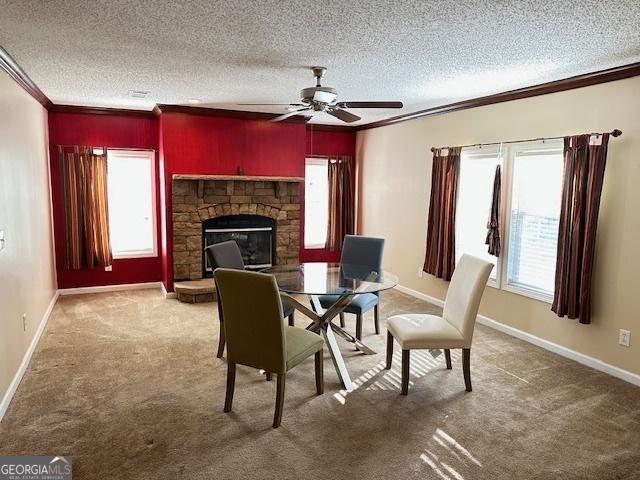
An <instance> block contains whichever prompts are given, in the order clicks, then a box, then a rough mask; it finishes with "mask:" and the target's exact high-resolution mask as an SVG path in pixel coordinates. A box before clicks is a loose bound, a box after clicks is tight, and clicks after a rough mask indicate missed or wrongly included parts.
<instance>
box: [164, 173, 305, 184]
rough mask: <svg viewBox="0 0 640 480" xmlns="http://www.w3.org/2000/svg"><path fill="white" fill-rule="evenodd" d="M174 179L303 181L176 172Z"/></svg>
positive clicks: (299, 180)
mask: <svg viewBox="0 0 640 480" xmlns="http://www.w3.org/2000/svg"><path fill="white" fill-rule="evenodd" d="M173 179H174V180H236V181H240V182H297V183H299V182H304V177H268V176H261V175H192V174H186V173H176V174H174V175H173Z"/></svg>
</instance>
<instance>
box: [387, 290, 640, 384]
mask: <svg viewBox="0 0 640 480" xmlns="http://www.w3.org/2000/svg"><path fill="white" fill-rule="evenodd" d="M396 289H397V290H399V291H400V292H402V293H406V294H407V295H411V296H412V297H415V298H419V299H421V300H424V301H425V302H429V303H432V304H434V305H437V306H439V307H443V306H444V301H442V300H440V299H439V298H435V297H432V296H430V295H426V294H424V293H422V292H418V291H416V290H413V289H411V288H407V287H405V286H402V285H398V286H397V287H396ZM478 323H480V324H481V325H485V326H487V327H490V328H493V329H495V330H498V331H500V332H502V333H506V334H507V335H511V336H512V337H516V338H519V339H520V340H524V341H525V342H529V343H531V344H533V345H536V346H538V347H541V348H544V349H545V350H549V351H550V352H553V353H557V354H558V355H561V356H563V357H566V358H569V359H571V360H574V361H576V362H578V363H581V364H583V365H586V366H587V367H591V368H593V369H595V370H599V371H601V372H604V373H606V374H608V375H611V376H613V377H616V378H619V379H621V380H624V381H626V382H629V383H633V384H634V385H638V386H640V375H638V374H637V373H633V372H629V371H628V370H623V369H622V368H619V367H616V366H614V365H611V364H609V363H605V362H603V361H602V360H598V359H597V358H594V357H590V356H589V355H585V354H584V353H580V352H576V351H575V350H571V349H570V348H567V347H564V346H562V345H558V344H557V343H553V342H550V341H549V340H545V339H544V338H540V337H537V336H535V335H532V334H531V333H528V332H525V331H523V330H519V329H517V328H514V327H511V326H509V325H505V324H504V323H500V322H498V321H496V320H494V319H492V318H489V317H486V316H484V315H478Z"/></svg>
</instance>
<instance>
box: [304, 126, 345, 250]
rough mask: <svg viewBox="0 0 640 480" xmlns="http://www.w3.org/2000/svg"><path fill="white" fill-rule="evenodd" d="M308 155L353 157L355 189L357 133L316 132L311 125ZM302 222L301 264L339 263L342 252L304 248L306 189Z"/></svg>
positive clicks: (307, 141)
mask: <svg viewBox="0 0 640 480" xmlns="http://www.w3.org/2000/svg"><path fill="white" fill-rule="evenodd" d="M306 154H307V155H309V156H312V155H318V156H324V155H327V156H330V155H331V156H333V155H351V156H353V158H354V161H353V163H352V164H351V171H352V172H353V173H354V178H353V185H352V187H353V188H355V171H356V170H355V169H356V163H355V156H356V133H355V132H327V131H315V130H313V127H312V126H311V125H309V126H308V127H307V140H306ZM302 192H303V193H302V195H301V198H302V213H303V215H302V222H301V231H300V261H301V262H339V261H340V254H341V252H340V251H335V252H332V251H330V250H326V249H323V248H314V249H306V248H304V188H303V189H302Z"/></svg>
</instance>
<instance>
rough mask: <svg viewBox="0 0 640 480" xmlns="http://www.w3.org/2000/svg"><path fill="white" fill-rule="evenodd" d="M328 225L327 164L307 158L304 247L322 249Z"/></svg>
mask: <svg viewBox="0 0 640 480" xmlns="http://www.w3.org/2000/svg"><path fill="white" fill-rule="evenodd" d="M328 224H329V162H328V161H327V159H322V158H307V160H306V162H305V174H304V247H305V248H324V246H325V243H326V241H327V226H328Z"/></svg>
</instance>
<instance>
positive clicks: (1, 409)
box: [0, 290, 59, 421]
mask: <svg viewBox="0 0 640 480" xmlns="http://www.w3.org/2000/svg"><path fill="white" fill-rule="evenodd" d="M58 295H59V293H58V291H57V290H56V291H55V293H54V294H53V297H52V298H51V301H50V302H49V306H48V307H47V310H46V311H45V312H44V315H43V316H42V319H41V320H40V324H39V325H38V328H37V329H36V332H35V334H34V336H33V338H32V339H31V343H30V344H29V348H27V351H26V352H25V354H24V357H22V362H21V363H20V366H19V367H18V371H17V372H16V374H15V375H14V377H13V380H12V381H11V383H10V384H9V388H8V389H7V391H6V392H5V394H4V396H3V397H2V402H0V421H1V420H2V418H3V417H4V414H5V413H6V412H7V409H8V408H9V404H10V403H11V400H12V399H13V396H14V395H15V393H16V390H17V389H18V386H19V385H20V382H21V381H22V377H23V376H24V374H25V372H26V371H27V367H28V366H29V362H30V361H31V356H32V355H33V352H35V351H36V347H37V346H38V342H39V341H40V337H41V336H42V332H43V331H44V329H45V327H46V326H47V322H48V321H49V317H50V316H51V312H52V311H53V307H54V306H55V304H56V301H57V300H58Z"/></svg>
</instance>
